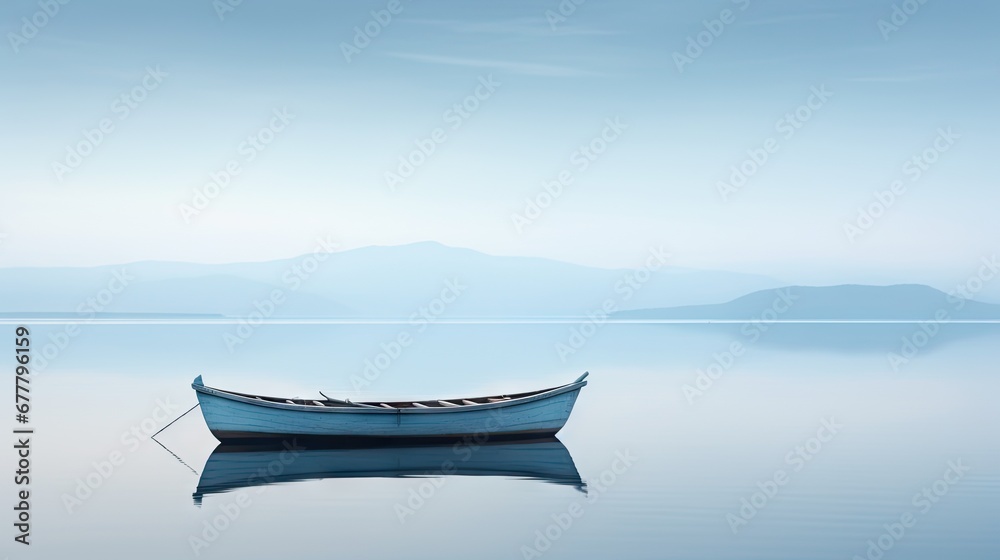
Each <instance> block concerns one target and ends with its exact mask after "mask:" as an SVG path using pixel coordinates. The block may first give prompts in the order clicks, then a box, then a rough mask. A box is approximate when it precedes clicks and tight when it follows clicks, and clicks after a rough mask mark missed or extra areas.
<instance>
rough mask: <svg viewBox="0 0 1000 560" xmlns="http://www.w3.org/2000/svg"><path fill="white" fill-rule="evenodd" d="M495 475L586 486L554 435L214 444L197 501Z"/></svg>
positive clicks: (582, 488)
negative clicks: (321, 483) (480, 440)
mask: <svg viewBox="0 0 1000 560" xmlns="http://www.w3.org/2000/svg"><path fill="white" fill-rule="evenodd" d="M444 476H494V477H505V478H509V479H517V480H534V481H540V482H545V483H550V484H556V485H562V486H568V487H572V488H575V489H576V490H579V491H581V492H586V484H585V483H584V481H583V479H581V478H580V473H579V471H577V469H576V465H575V464H574V463H573V458H572V457H571V456H570V454H569V450H567V449H566V446H565V445H563V444H562V442H561V441H559V440H558V439H556V438H545V439H537V438H536V439H530V440H515V441H504V442H487V443H486V444H484V445H476V444H474V443H473V444H470V445H468V446H464V445H462V444H459V445H458V446H456V445H454V444H451V443H448V444H442V443H440V442H439V443H431V444H426V443H424V444H412V445H393V446H363V445H362V446H358V445H349V446H341V447H331V446H321V447H308V446H301V445H300V444H298V443H290V444H289V445H274V444H272V445H259V444H258V445H233V444H227V443H220V444H219V446H218V447H216V448H215V451H213V452H212V454H211V456H209V458H208V460H207V461H206V462H205V467H204V468H203V469H202V471H201V478H200V480H199V481H198V487H197V489H196V490H195V492H194V495H193V497H194V503H195V505H201V503H202V499H203V498H204V497H205V496H209V495H212V494H221V493H224V492H231V491H234V490H241V489H243V488H250V487H256V486H268V485H272V484H288V483H297V482H305V481H310V480H323V479H338V478H409V477H444Z"/></svg>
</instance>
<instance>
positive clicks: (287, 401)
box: [285, 399, 295, 404]
mask: <svg viewBox="0 0 1000 560" xmlns="http://www.w3.org/2000/svg"><path fill="white" fill-rule="evenodd" d="M285 402H286V403H288V404H295V403H294V402H292V401H290V400H288V399H285Z"/></svg>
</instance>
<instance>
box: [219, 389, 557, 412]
mask: <svg viewBox="0 0 1000 560" xmlns="http://www.w3.org/2000/svg"><path fill="white" fill-rule="evenodd" d="M552 389H558V387H550V388H548V389H539V390H537V391H528V392H526V393H512V394H509V395H493V396H489V397H469V398H460V399H432V400H426V401H413V402H403V401H385V402H382V401H365V402H351V401H350V400H339V399H331V398H329V397H326V396H325V395H324V398H322V399H298V398H295V399H286V398H283V397H265V396H261V395H250V394H247V393H237V392H235V391H222V392H224V393H229V394H231V395H239V396H241V397H247V398H251V399H256V400H260V401H265V402H273V403H282V404H296V405H304V406H315V407H332V408H386V409H393V410H395V409H401V408H460V407H464V406H473V405H477V404H489V403H496V402H504V401H509V400H513V399H521V398H524V397H530V396H533V395H537V394H540V393H544V392H546V391H551V390H552ZM216 390H217V391H219V390H220V389H216ZM320 394H322V393H320Z"/></svg>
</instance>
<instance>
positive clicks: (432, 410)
mask: <svg viewBox="0 0 1000 560" xmlns="http://www.w3.org/2000/svg"><path fill="white" fill-rule="evenodd" d="M586 385H587V381H586V380H580V381H574V382H572V383H567V384H566V385H560V386H558V387H550V388H548V389H540V390H538V391H527V393H528V394H527V395H526V396H523V397H517V398H510V399H506V400H503V401H498V402H485V403H476V404H463V405H460V406H454V407H447V406H442V407H428V408H419V407H413V408H375V407H374V406H377V405H373V403H376V402H378V401H364V402H358V403H357V404H362V405H367V406H349V405H348V406H316V405H308V404H298V403H293V404H289V403H282V402H274V401H269V400H262V399H265V398H267V399H279V398H282V397H266V396H264V395H251V394H249V393H237V392H235V391H227V390H225V389H218V388H215V387H209V386H207V385H200V384H197V383H192V384H191V388H192V389H194V390H195V391H196V392H198V393H202V394H205V395H210V396H213V397H217V398H222V399H227V400H232V401H236V402H241V403H244V404H249V405H254V406H260V407H265V408H277V409H280V410H289V411H296V412H320V413H349V414H357V413H361V414H445V413H461V412H471V411H475V410H490V409H494V408H506V407H509V406H514V405H519V404H524V403H530V402H535V401H539V400H545V399H549V398H551V397H555V396H558V395H561V394H563V393H567V392H570V391H578V390H580V389H582V388H583V387H585V386H586ZM515 394H517V393H515ZM257 397H261V398H260V399H258V398H257ZM466 398H468V397H466ZM471 398H473V399H485V398H499V397H471ZM433 400H438V399H431V400H429V401H427V402H431V401H433ZM440 400H449V401H454V400H458V401H461V400H462V399H461V398H452V399H440ZM393 402H402V401H393ZM414 402H421V401H414ZM369 406H372V408H368V407H369Z"/></svg>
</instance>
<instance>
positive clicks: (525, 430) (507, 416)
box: [193, 382, 586, 442]
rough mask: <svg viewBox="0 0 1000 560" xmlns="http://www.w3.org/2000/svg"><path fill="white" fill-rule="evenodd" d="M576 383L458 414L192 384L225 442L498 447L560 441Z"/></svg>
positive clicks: (467, 408) (456, 410)
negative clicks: (303, 400)
mask: <svg viewBox="0 0 1000 560" xmlns="http://www.w3.org/2000/svg"><path fill="white" fill-rule="evenodd" d="M584 385H586V382H581V383H572V384H570V385H566V386H563V387H559V388H556V389H553V390H550V391H546V392H543V393H540V394H537V395H533V396H531V397H528V398H524V399H515V400H511V401H509V402H497V403H489V404H479V405H474V406H463V407H455V408H443V409H442V408H401V409H380V408H355V407H320V406H305V405H298V404H279V403H273V402H262V401H256V400H254V398H252V397H251V396H247V395H240V394H233V393H230V392H227V391H220V390H218V389H213V388H211V387H205V386H203V385H198V384H197V383H196V384H195V385H193V387H194V389H195V390H196V392H197V395H198V402H199V403H200V404H201V410H202V414H203V416H204V418H205V423H206V424H207V425H208V428H209V430H211V432H212V434H213V435H214V436H215V437H216V439H218V440H219V441H222V442H250V441H267V440H273V439H276V438H278V439H280V438H287V437H289V436H295V437H299V438H301V439H302V440H304V441H314V440H323V441H327V440H349V441H360V440H393V439H405V440H440V439H461V438H463V437H466V436H477V438H484V437H485V438H489V439H495V440H501V439H510V438H525V437H548V436H554V435H555V434H556V433H557V432H558V431H559V430H560V429H562V427H563V426H564V425H565V424H566V421H567V420H568V419H569V415H570V413H571V412H572V410H573V405H574V404H575V403H576V399H577V396H578V395H579V393H580V389H581V388H582V387H583V386H584Z"/></svg>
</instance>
